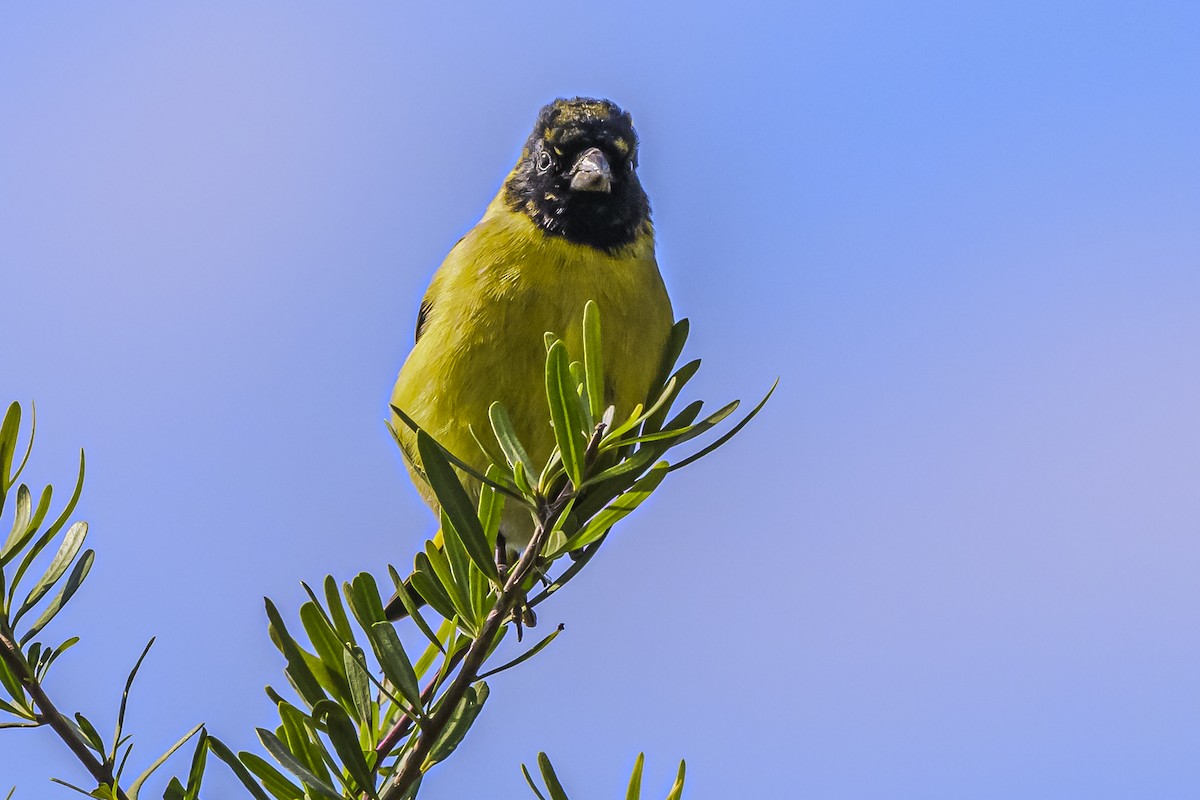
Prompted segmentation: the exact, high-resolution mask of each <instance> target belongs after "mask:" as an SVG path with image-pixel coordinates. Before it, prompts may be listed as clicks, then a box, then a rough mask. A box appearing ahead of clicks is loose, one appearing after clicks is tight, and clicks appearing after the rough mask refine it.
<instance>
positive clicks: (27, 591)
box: [0, 402, 203, 800]
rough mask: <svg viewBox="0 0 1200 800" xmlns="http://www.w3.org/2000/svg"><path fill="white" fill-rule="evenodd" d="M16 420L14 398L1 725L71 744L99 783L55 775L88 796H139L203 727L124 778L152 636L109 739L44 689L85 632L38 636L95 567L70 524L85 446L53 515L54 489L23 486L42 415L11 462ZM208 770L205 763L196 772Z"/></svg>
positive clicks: (3, 454)
mask: <svg viewBox="0 0 1200 800" xmlns="http://www.w3.org/2000/svg"><path fill="white" fill-rule="evenodd" d="M20 427H21V406H20V404H18V403H15V402H14V403H12V404H11V405H10V406H9V407H8V410H7V412H6V413H5V415H4V421H3V423H0V518H2V515H3V513H4V511H5V509H6V507H7V505H8V502H9V500H10V498H12V499H13V501H14V502H13V505H12V508H13V522H12V528H11V530H10V532H9V534H8V537H7V538H6V539H5V541H4V544H3V545H2V546H0V689H2V690H3V694H2V695H0V697H2V698H4V699H0V714H3V716H4V717H7V719H3V720H2V721H0V728H37V727H42V726H49V727H50V728H52V729H53V730H54V731H55V733H57V734H58V736H59V738H61V739H62V740H63V742H64V743H65V744H66V745H67V746H68V747H69V748H70V749H71V750H72V752H73V753H74V754H75V756H76V759H77V760H78V761H79V762H80V763H81V764H82V765H83V766H84V768H85V769H87V770H88V772H89V773H90V774H91V777H92V778H93V779H94V780H95V781H96V784H97V786H96V788H95V789H93V790H91V791H88V790H85V789H81V788H79V787H78V786H74V785H72V784H70V783H67V782H66V781H63V780H59V779H57V778H54V779H52V780H55V781H56V782H57V783H61V784H63V785H64V786H67V787H69V788H71V789H74V790H76V791H78V792H80V793H81V794H85V795H89V796H91V797H97V798H103V799H105V800H137V797H138V792H139V790H140V789H141V787H142V785H143V784H144V783H145V782H146V780H147V779H148V778H149V777H150V776H151V775H152V774H154V772H155V771H156V770H157V769H158V768H159V767H161V766H162V764H163V763H164V762H165V761H166V760H167V759H168V758H169V757H170V756H171V755H172V754H173V753H174V752H175V751H176V750H178V749H179V748H180V747H182V746H183V745H184V744H185V743H186V742H187V741H188V739H191V738H192V737H193V736H195V735H196V734H197V733H200V731H201V727H202V726H200V725H197V726H196V727H194V728H192V729H191V730H190V731H189V732H188V733H187V734H185V735H184V736H183V737H182V738H181V739H180V740H179V741H178V742H176V743H175V744H174V745H172V746H171V748H170V749H168V750H167V752H166V753H164V754H163V755H162V756H160V757H158V758H156V759H155V760H154V761H153V762H152V763H151V764H150V765H149V766H148V767H147V768H146V769H145V770H144V771H143V772H142V773H141V774H140V775H139V776H138V777H137V778H135V779H133V781H132V782H130V783H128V784H125V783H124V782H123V780H122V779H123V776H124V774H125V767H126V765H127V763H128V759H129V755H130V753H131V752H132V750H133V742H132V741H131V737H130V735H129V734H127V733H126V732H125V711H126V707H127V704H128V701H129V692H130V690H131V689H132V687H133V681H134V678H135V677H136V676H137V672H138V669H139V668H140V667H141V665H142V661H143V660H144V659H145V658H146V655H147V653H149V651H150V647H151V645H153V644H154V640H153V639H151V640H150V643H149V644H147V645H146V648H145V649H144V650H143V651H142V654H141V656H140V657H139V658H138V660H137V663H136V664H135V665H134V667H133V669H132V670H131V671H130V673H129V677H128V678H127V679H126V681H125V688H124V690H123V691H122V693H121V704H120V709H119V711H118V712H117V719H116V724H115V726H114V730H113V733H112V736H111V738H109V739H107V740H106V739H105V738H104V737H102V736H101V735H100V733H99V732H98V731H97V728H96V726H95V725H94V724H93V723H92V721H91V720H90V719H88V718H87V717H86V716H84V715H83V714H82V713H80V712H76V713H75V714H73V715H71V716H70V717H68V716H67V715H66V714H64V713H62V712H61V711H59V710H58V708H57V707H56V706H55V705H54V703H53V702H52V701H51V699H50V697H49V696H48V695H47V694H46V691H45V688H44V684H45V682H46V679H47V676H48V675H49V674H50V670H51V667H53V666H54V664H55V663H56V662H57V661H58V659H59V657H60V656H62V655H63V654H64V653H65V652H66V651H67V650H69V649H70V648H71V647H73V646H74V645H76V644H77V643H78V642H79V637H78V636H71V637H69V638H67V639H64V640H62V641H57V640H54V641H44V640H43V639H42V638H40V634H42V633H43V629H44V628H45V627H46V626H47V625H48V624H49V623H50V622H51V621H52V620H53V619H54V618H55V617H56V616H57V615H58V613H59V612H60V611H62V609H63V608H64V607H65V606H66V605H67V603H68V602H69V601H70V600H71V599H72V598H73V597H75V594H76V592H78V590H79V588H80V587H81V586H82V585H83V582H84V580H85V579H86V578H87V576H88V573H89V572H90V570H91V568H92V564H93V562H94V561H95V558H96V553H95V551H94V550H92V549H90V548H89V549H86V550H85V549H83V544H84V540H85V539H86V537H87V533H88V526H87V523H86V522H75V523H72V524H70V525H68V524H67V522H68V520H69V519H70V518H71V515H72V514H73V513H74V512H75V507H76V505H77V504H78V502H79V497H80V494H81V493H82V491H83V477H84V465H85V460H84V456H83V453H82V452H80V454H79V474H78V476H77V477H76V479H75V487H74V489H73V491H72V492H71V496H70V498H69V499H68V500H67V503H66V505H65V506H64V507H63V509H62V511H61V512H59V514H58V515H56V516H55V517H54V518H53V520H52V521H49V522H48V520H50V505H51V501H52V498H53V494H54V490H53V487H51V486H46V487H44V488H43V489H42V491H41V492H40V493H39V494H38V500H37V502H36V503H34V500H33V493H32V492H31V491H30V489H29V487H28V486H27V485H26V484H24V483H20V484H18V483H17V481H18V480H19V479H20V476H21V473H22V472H24V470H25V466H26V464H27V463H28V462H29V455H30V453H31V452H32V450H33V440H34V436H35V434H36V432H37V423H36V415H33V422H32V423H31V425H30V433H29V440H28V442H27V443H26V446H25V448H24V454H23V455H22V456H21V460H20V463H19V464H17V466H16V468H15V469H14V468H13V462H14V461H15V460H16V455H17V453H18V452H20V447H19V440H20ZM14 487H15V492H14V491H13V489H14ZM202 769H203V767H202V765H201V767H200V771H202ZM193 772H195V773H197V777H196V779H195V781H194V782H192V784H193V786H194V788H195V789H196V790H198V788H199V778H198V771H197V770H196V769H193ZM175 783H176V784H178V785H179V789H180V791H179V793H177V794H175V795H173V796H172V797H174V798H190V799H191V800H194V798H195V797H196V796H197V795H196V794H195V792H192V793H190V794H189V793H188V789H187V787H184V786H183V785H182V784H179V782H178V781H175ZM123 787H124V788H123Z"/></svg>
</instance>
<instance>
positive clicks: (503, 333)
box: [392, 98, 673, 549]
mask: <svg viewBox="0 0 1200 800" xmlns="http://www.w3.org/2000/svg"><path fill="white" fill-rule="evenodd" d="M637 159H638V141H637V135H636V134H635V133H634V130H633V124H632V120H631V118H630V116H629V114H627V113H625V112H624V111H622V110H621V109H620V108H618V107H617V106H616V105H614V104H613V103H611V102H609V101H607V100H592V99H586V98H575V99H573V100H562V99H560V100H556V101H554V102H553V103H551V104H549V105H547V106H546V107H545V108H543V109H542V110H541V112H540V113H539V114H538V118H537V122H536V124H535V125H534V128H533V132H532V133H531V134H530V136H529V139H528V140H527V141H526V143H525V146H524V148H523V149H522V151H521V156H520V159H519V160H518V161H517V164H516V166H515V167H514V168H513V170H512V172H510V173H509V175H508V177H507V178H506V179H505V181H504V185H503V186H501V188H500V191H499V193H498V194H497V195H496V197H495V198H494V199H493V200H492V202H491V203H490V204H489V205H488V207H487V210H486V211H485V212H484V215H483V218H482V219H481V220H480V221H479V222H478V223H477V224H476V225H475V227H473V228H472V229H471V230H470V231H468V232H467V235H466V236H464V237H463V238H462V239H461V240H459V242H458V244H456V245H455V246H454V248H453V249H452V250H451V251H450V254H449V255H448V256H446V260H445V261H444V262H442V265H441V266H440V267H439V268H438V270H437V272H436V273H434V276H433V280H432V281H431V283H430V285H429V289H428V291H427V292H426V293H425V298H424V300H423V301H422V302H421V309H420V312H419V314H418V316H417V330H416V343H415V345H414V346H413V349H412V352H410V353H409V355H408V359H407V360H406V361H405V362H404V366H403V368H402V369H401V370H400V376H399V378H398V379H397V381H396V387H395V389H394V390H393V392H392V404H393V405H395V406H397V407H398V408H400V409H402V410H403V411H404V412H405V413H407V414H408V415H409V416H411V417H412V418H413V419H414V420H415V421H416V422H417V424H418V425H420V426H422V427H423V428H424V429H425V430H426V431H428V432H429V433H430V434H431V435H432V436H433V437H434V438H435V439H436V440H437V441H439V442H440V443H441V444H442V445H443V446H445V447H446V448H447V449H448V450H449V451H450V452H452V453H453V454H454V455H456V456H457V457H458V458H460V459H462V460H463V461H464V462H466V463H467V464H470V465H472V466H473V467H476V468H478V469H479V471H481V472H482V471H483V469H484V467H485V466H486V464H487V460H486V459H485V457H484V455H483V453H482V452H481V451H480V448H479V445H478V444H477V443H476V442H475V439H474V438H473V436H472V434H471V428H474V430H475V431H476V433H478V435H479V436H480V438H483V437H485V436H486V437H490V436H491V433H490V431H491V425H490V422H489V421H488V415H487V413H488V407H489V406H490V405H491V403H492V402H493V401H497V400H498V401H500V402H501V403H503V404H504V406H505V408H506V409H507V410H508V413H509V416H510V418H511V420H512V423H513V427H514V428H515V429H516V432H517V434H518V436H519V437H520V439H521V441H522V442H523V443H524V445H525V448H526V450H527V451H528V453H529V456H530V458H531V459H532V461H533V462H534V463H533V467H534V468H535V469H540V468H541V465H542V464H544V463H545V462H546V460H547V459H548V458H549V457H550V453H551V451H552V450H553V448H554V432H553V430H552V428H551V427H550V423H549V419H550V412H549V407H548V405H547V401H546V393H545V378H544V369H545V357H546V349H545V344H544V334H545V332H547V331H552V332H554V333H555V334H557V335H558V336H559V337H561V338H563V340H564V342H565V344H566V345H567V348H568V351H569V352H570V353H571V354H572V356H573V357H575V358H580V357H582V353H583V349H582V343H581V341H580V337H581V318H582V315H583V307H584V304H585V303H586V302H587V301H588V300H595V301H596V303H597V304H598V306H599V309H600V318H601V320H602V322H603V341H604V353H603V358H604V364H605V365H606V368H607V371H608V376H607V377H608V383H607V385H606V386H605V402H606V403H609V404H613V405H615V406H616V418H617V419H622V418H623V417H625V416H628V414H629V413H630V412H632V410H633V408H634V406H636V405H637V404H638V403H644V402H645V401H646V399H647V394H648V393H649V391H650V389H651V384H652V383H653V381H654V379H655V377H656V375H657V372H658V368H659V366H660V362H661V360H662V357H663V351H664V349H665V345H666V341H667V337H668V334H669V333H670V330H671V325H672V322H673V318H672V312H671V301H670V300H669V299H668V297H667V292H666V288H665V287H664V285H663V281H662V276H661V275H660V274H659V271H658V264H657V263H656V261H655V258H654V228H653V227H652V226H651V224H650V203H649V201H648V200H647V198H646V193H645V191H644V190H643V189H642V185H641V182H640V181H639V180H638V174H637ZM392 424H393V427H394V428H395V430H396V431H397V433H398V435H399V440H400V445H401V450H402V451H403V453H404V460H405V462H406V464H407V465H408V469H409V473H410V475H411V476H412V479H413V482H414V483H415V484H416V485H417V489H418V490H419V491H420V493H421V496H422V497H423V498H424V499H425V501H426V502H427V503H428V504H429V505H430V507H431V508H433V509H434V511H435V513H436V511H437V500H436V498H435V497H434V495H433V491H432V489H431V488H430V487H429V485H428V483H427V482H426V480H425V478H424V474H423V472H422V470H421V464H420V458H419V456H418V454H417V446H416V436H415V435H414V434H413V433H412V431H411V430H409V429H408V428H407V427H406V426H405V425H404V423H403V422H401V421H400V420H399V419H398V418H396V417H395V416H394V415H393V418H392ZM485 441H486V440H485ZM464 482H465V484H466V485H467V487H468V490H469V491H471V492H472V493H473V494H477V493H478V490H479V487H478V484H477V483H476V482H474V481H472V480H470V479H466V480H465V481H464ZM500 532H501V534H502V535H503V537H504V539H505V541H506V543H507V544H508V546H509V547H510V548H514V549H517V548H521V547H523V546H524V545H525V544H526V543H527V542H528V541H529V538H530V537H531V535H532V532H533V521H532V519H531V517H530V515H529V513H528V512H527V511H526V510H524V509H522V508H521V507H519V506H518V505H517V504H516V503H510V504H507V505H506V507H505V512H504V516H503V521H502V523H501V529H500Z"/></svg>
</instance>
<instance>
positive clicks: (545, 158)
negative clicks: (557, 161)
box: [537, 150, 554, 172]
mask: <svg viewBox="0 0 1200 800" xmlns="http://www.w3.org/2000/svg"><path fill="white" fill-rule="evenodd" d="M553 163H554V159H553V158H551V157H550V154H549V153H547V152H546V151H545V150H543V151H542V152H540V153H538V157H537V169H538V172H545V171H546V170H548V169H550V165H551V164H553Z"/></svg>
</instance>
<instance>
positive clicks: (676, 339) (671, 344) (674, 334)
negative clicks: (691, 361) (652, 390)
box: [654, 317, 691, 386]
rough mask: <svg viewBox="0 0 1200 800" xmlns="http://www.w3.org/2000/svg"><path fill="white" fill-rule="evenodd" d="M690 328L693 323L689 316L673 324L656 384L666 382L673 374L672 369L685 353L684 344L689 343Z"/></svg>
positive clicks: (659, 384)
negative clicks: (689, 320)
mask: <svg viewBox="0 0 1200 800" xmlns="http://www.w3.org/2000/svg"><path fill="white" fill-rule="evenodd" d="M690 330H691V323H689V322H688V320H687V317H684V318H683V319H681V320H679V321H678V322H676V323H675V324H674V325H673V326H671V334H670V336H668V337H667V346H666V347H665V348H664V349H663V359H662V362H661V363H660V364H659V367H658V378H657V379H656V380H655V381H654V385H655V386H662V385H664V384H666V382H667V376H668V375H670V374H671V370H673V369H675V364H676V362H678V361H679V356H680V355H681V354H682V353H683V346H684V344H686V343H687V338H688V332H689V331H690Z"/></svg>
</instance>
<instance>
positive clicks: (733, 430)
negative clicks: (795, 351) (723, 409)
mask: <svg viewBox="0 0 1200 800" xmlns="http://www.w3.org/2000/svg"><path fill="white" fill-rule="evenodd" d="M777 386H779V379H778V378H776V379H775V382H774V383H773V384H771V388H770V390H769V391H768V392H767V394H766V395H765V396H764V397H763V399H762V400H759V401H758V405H756V406H755V407H754V408H753V409H751V410H750V413H749V414H747V415H746V416H745V417H743V418H742V421H741V422H739V423H738V424H737V425H734V426H733V427H732V428H731V429H730V430H729V432H728V433H726V434H725V435H724V436H722V437H721V438H720V439H717V440H716V441H715V442H713V443H712V444H710V445H709V446H708V447H705V448H704V449H703V450H701V451H699V452H698V453H693V454H692V455H690V456H688V457H687V458H685V459H684V460H683V461H680V462H679V463H678V464H674V465H672V466H671V472H674V471H675V470H677V469H683V468H684V467H686V466H687V465H688V464H691V463H692V462H694V461H698V460H699V459H701V458H704V457H705V456H706V455H708V454H709V453H711V452H712V451H714V450H716V449H717V448H718V447H720V446H721V445H723V444H725V443H726V442H728V441H729V440H730V439H732V438H733V437H734V436H737V435H738V432H739V431H741V429H742V428H744V427H746V424H747V423H748V422H750V420H752V419H754V417H755V415H756V414H758V412H759V411H761V410H762V407H763V406H765V405H766V404H767V401H768V400H770V399H771V395H773V394H774V393H775V387H777Z"/></svg>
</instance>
